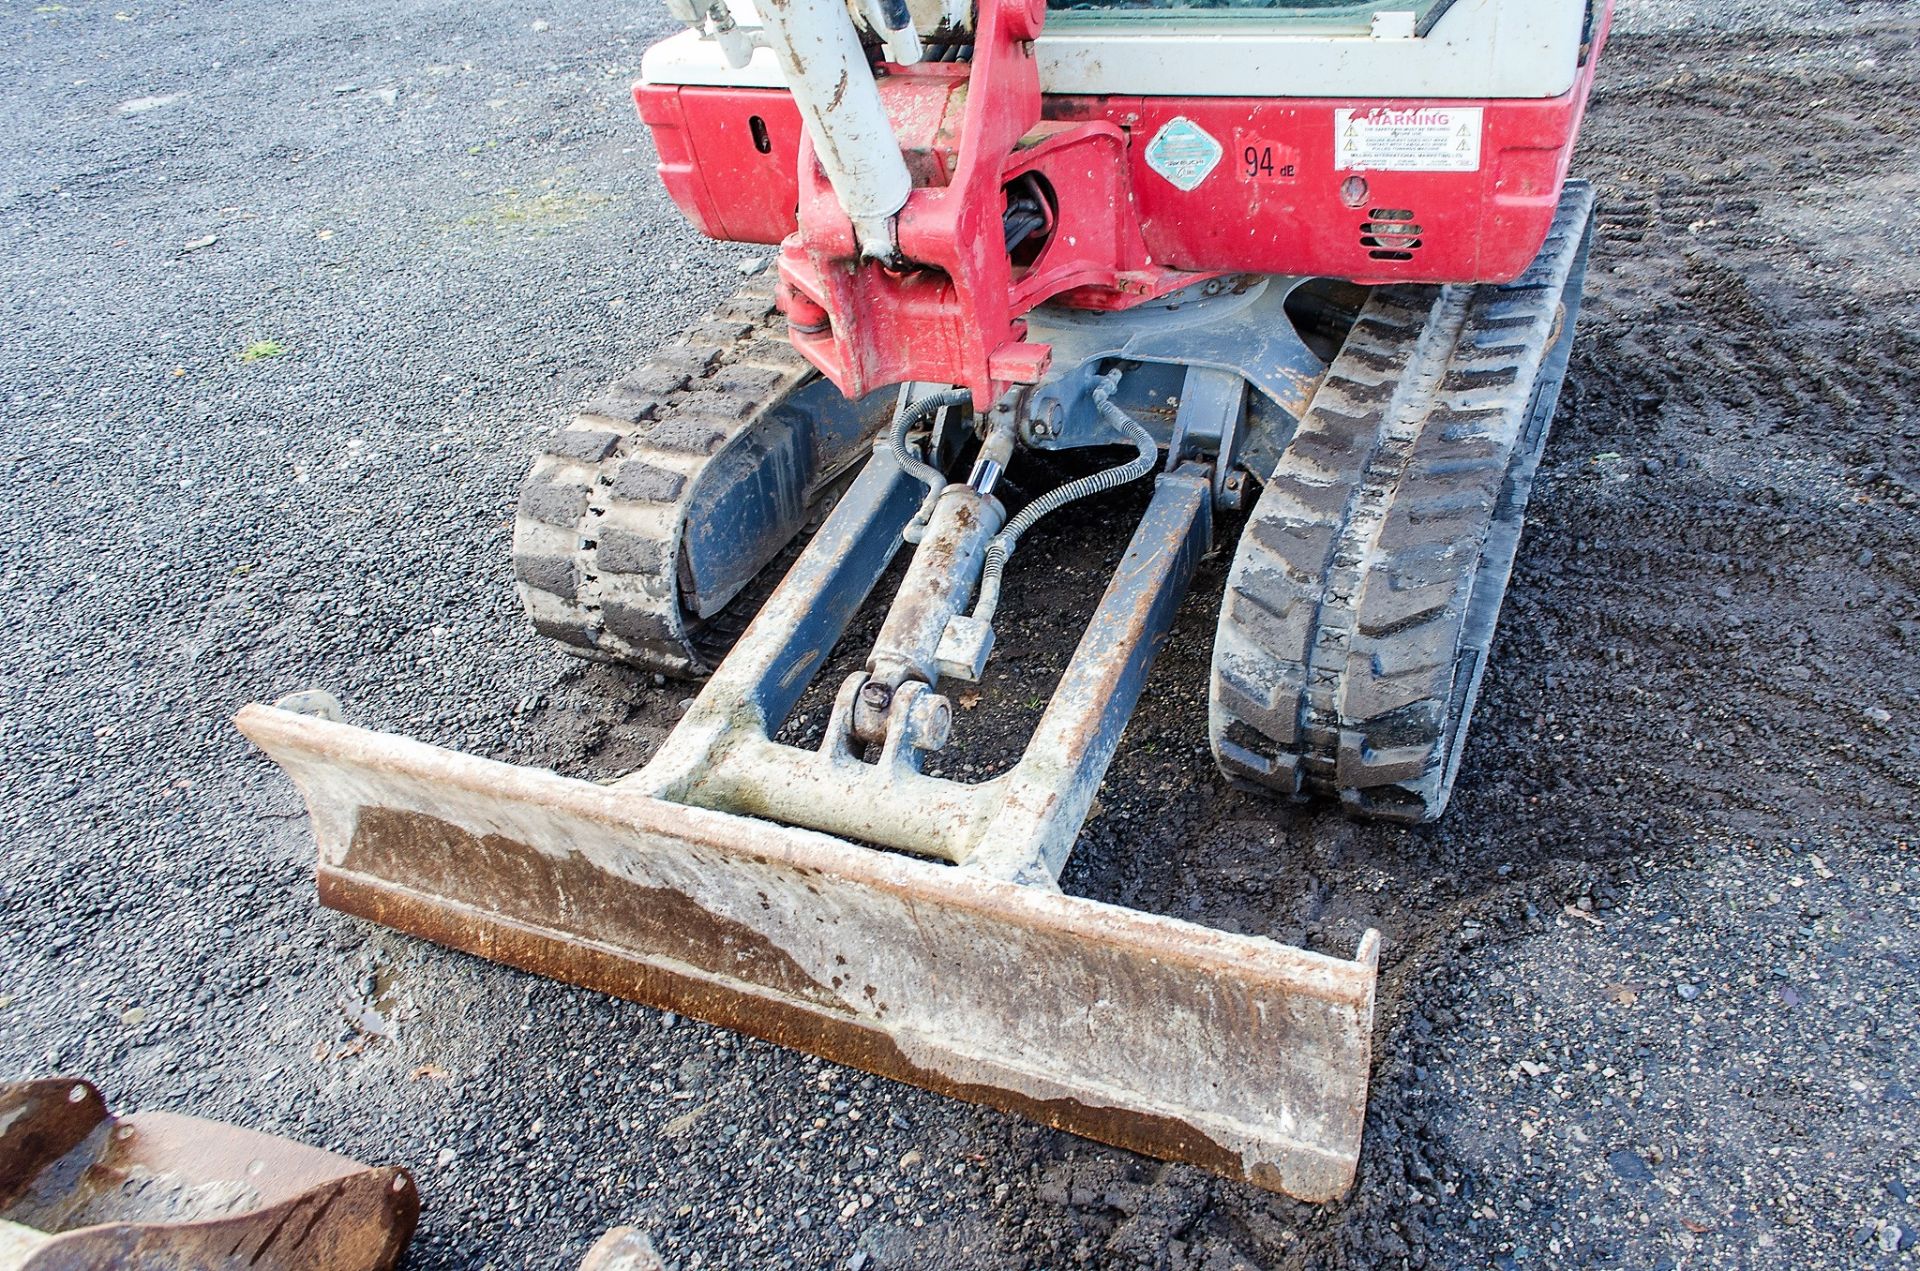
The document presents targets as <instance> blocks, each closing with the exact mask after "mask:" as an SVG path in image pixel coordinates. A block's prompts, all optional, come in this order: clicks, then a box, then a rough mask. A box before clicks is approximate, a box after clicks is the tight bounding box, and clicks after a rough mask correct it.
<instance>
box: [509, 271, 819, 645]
mask: <svg viewBox="0 0 1920 1271" xmlns="http://www.w3.org/2000/svg"><path fill="white" fill-rule="evenodd" d="M814 374H815V371H814V369H813V367H812V366H811V365H810V364H809V363H808V362H807V361H806V359H805V358H803V357H801V356H800V354H799V353H797V352H795V351H794V348H793V345H792V343H791V342H790V341H789V340H788V339H787V335H786V322H785V319H784V318H782V317H781V315H779V314H778V313H776V312H775V310H774V304H773V276H772V271H770V270H769V271H768V272H767V273H765V274H763V275H761V276H760V277H759V278H757V279H755V280H753V281H751V282H749V283H748V284H747V285H746V286H744V287H743V288H741V290H740V291H739V292H738V293H736V294H735V295H734V296H733V297H732V298H731V299H729V300H728V301H726V303H724V304H722V305H721V306H720V307H719V308H717V309H716V310H714V312H712V313H711V314H708V315H707V316H706V317H705V318H703V319H702V320H701V321H700V322H698V323H696V324H695V325H694V327H693V328H692V329H691V330H689V331H688V332H687V333H686V334H684V335H683V336H681V337H680V339H679V340H677V341H676V342H675V343H673V344H672V345H669V346H667V347H665V348H663V349H661V350H660V351H659V352H658V353H656V354H655V355H654V356H652V357H650V358H648V359H647V360H646V361H645V362H643V363H641V364H640V365H639V366H638V367H637V368H635V369H634V370H633V371H631V372H630V373H628V374H626V375H624V376H622V377H621V378H620V379H618V380H616V381H614V383H613V384H612V385H611V386H609V387H608V389H607V390H606V391H605V392H604V393H602V394H601V395H600V396H598V397H596V398H594V399H593V400H592V401H590V402H588V403H587V404H586V406H585V407H584V408H583V409H582V410H581V412H580V414H579V415H578V416H576V417H575V418H574V420H573V422H572V423H571V424H569V425H568V426H567V427H566V428H564V429H562V430H561V431H560V432H558V433H556V434H555V435H554V436H553V438H552V440H551V441H550V442H549V443H548V445H547V448H546V453H544V454H542V455H541V456H540V457H539V458H538V459H536V460H535V461H534V464H533V469H532V471H531V472H529V473H528V474H527V479H526V482H525V483H524V484H523V485H522V487H521V491H520V506H519V512H518V515H517V516H516V517H515V520H514V530H513V572H514V578H515V580H516V582H517V583H518V585H519V591H520V599H521V602H522V604H524V605H525V607H526V611H527V616H528V618H529V619H531V621H532V622H533V625H534V628H535V630H537V631H539V632H540V633H541V634H542V635H545V636H549V637H551V638H553V639H555V640H558V641H560V642H561V643H563V644H564V645H566V646H567V649H568V651H569V652H572V653H575V654H578V655H579V656H581V657H586V658H593V659H597V660H601V661H611V662H623V663H626V664H627V665H630V666H637V667H642V668H646V669H649V670H654V671H660V672H663V673H665V674H668V675H675V676H689V675H700V674H703V673H705V672H706V671H708V670H710V669H711V668H712V665H713V660H714V658H715V657H716V656H717V655H718V654H719V653H721V652H724V650H723V649H718V648H716V647H715V646H716V644H718V643H723V642H719V641H715V640H714V639H712V638H711V636H712V634H713V633H712V632H709V631H708V630H707V628H708V627H709V626H711V625H713V624H714V623H717V622H719V621H720V620H721V619H722V618H723V617H725V616H726V611H725V610H723V611H722V612H721V613H717V614H714V615H713V616H712V618H711V619H709V620H706V621H702V620H700V619H698V618H696V617H694V616H693V615H691V614H689V613H688V612H686V611H685V609H684V608H683V606H682V604H681V595H680V569H679V563H680V536H681V527H682V525H683V524H684V522H685V515H686V511H685V509H686V504H687V502H688V500H689V498H690V497H691V496H692V494H693V491H694V487H695V484H696V478H697V477H698V476H699V474H700V472H701V469H702V468H703V467H704V466H705V465H706V464H707V463H709V462H711V461H712V459H713V457H714V456H715V455H717V454H719V453H721V452H722V451H723V450H725V449H726V447H727V445H728V444H729V443H730V442H732V441H733V440H734V439H735V438H736V437H738V436H739V435H740V434H742V433H744V432H746V431H747V430H748V429H750V428H752V427H753V425H754V424H755V423H756V422H757V421H758V420H760V419H761V417H762V416H763V415H764V414H765V413H766V412H768V411H769V410H771V409H773V408H775V407H777V406H778V405H779V404H780V403H782V402H783V401H785V400H786V399H787V398H788V397H789V396H790V395H791V394H792V393H793V392H794V390H795V389H797V388H799V387H800V386H802V385H803V384H805V383H806V382H808V381H809V380H810V379H811V378H812V377H813V376H814ZM747 591H748V592H755V589H754V588H753V587H751V586H749V587H748V588H747ZM755 594H756V595H757V594H758V593H757V592H755ZM727 625H728V626H729V627H732V628H737V627H738V626H739V625H742V624H739V623H729V624H727Z"/></svg>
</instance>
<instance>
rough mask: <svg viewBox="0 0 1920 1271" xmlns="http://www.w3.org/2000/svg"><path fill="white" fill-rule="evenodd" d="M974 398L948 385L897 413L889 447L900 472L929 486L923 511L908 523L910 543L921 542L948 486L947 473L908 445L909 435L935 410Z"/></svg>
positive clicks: (888, 439)
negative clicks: (923, 460) (915, 452)
mask: <svg viewBox="0 0 1920 1271" xmlns="http://www.w3.org/2000/svg"><path fill="white" fill-rule="evenodd" d="M972 400H973V394H971V393H969V392H968V391H967V390H966V389H964V388H949V389H946V390H944V391H942V392H938V393H934V394H932V395H930V396H927V397H922V398H920V399H919V400H918V401H916V402H914V403H913V404H912V405H910V406H908V407H907V408H906V409H905V410H903V411H901V412H900V413H899V414H898V415H896V416H894V420H893V431H892V432H891V433H889V434H888V435H887V446H888V448H889V449H890V450H892V452H893V461H894V462H895V463H897V464H899V465H900V470H901V471H903V472H905V473H906V474H907V475H908V476H910V477H912V478H913V479H914V480H916V481H918V482H920V483H921V484H922V485H924V486H926V487H927V497H926V498H925V499H924V500H922V501H921V503H920V510H919V511H918V512H916V513H914V517H913V522H912V523H911V524H910V525H908V526H907V528H906V532H905V534H904V536H903V537H905V539H906V540H907V542H909V543H917V542H919V541H920V532H921V531H922V530H924V529H925V528H926V525H927V518H928V517H930V516H932V515H933V505H934V503H935V502H936V501H937V500H938V499H939V498H940V491H942V490H944V489H945V488H946V485H947V474H946V473H944V472H942V471H940V469H938V468H936V467H934V466H933V465H932V464H930V463H925V462H922V461H921V459H920V457H919V456H918V455H916V454H914V453H913V450H912V448H911V447H909V446H908V445H907V434H908V433H910V432H912V431H913V430H914V429H915V428H917V427H918V426H919V425H920V424H921V423H922V422H924V421H925V420H926V419H927V418H928V417H929V416H931V415H932V414H933V413H934V412H935V411H938V410H944V409H946V408H947V407H949V406H961V405H964V404H966V403H967V402H970V401H972Z"/></svg>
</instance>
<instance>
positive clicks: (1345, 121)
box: [1333, 106, 1482, 172]
mask: <svg viewBox="0 0 1920 1271" xmlns="http://www.w3.org/2000/svg"><path fill="white" fill-rule="evenodd" d="M1481 114H1482V111H1481V108H1480V107H1478V106H1423V107H1418V108H1414V109H1407V110H1396V109H1393V108H1391V107H1386V106H1376V107H1373V108H1371V109H1368V110H1336V111H1334V112H1333V140H1334V166H1335V167H1337V168H1342V169H1345V170H1347V171H1350V172H1478V171H1479V170H1480V127H1481Z"/></svg>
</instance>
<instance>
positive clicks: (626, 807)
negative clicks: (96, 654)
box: [237, 706, 1377, 1200]
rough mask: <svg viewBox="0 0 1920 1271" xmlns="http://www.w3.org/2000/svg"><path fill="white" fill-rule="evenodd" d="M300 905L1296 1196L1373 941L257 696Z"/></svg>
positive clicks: (1316, 1171)
mask: <svg viewBox="0 0 1920 1271" xmlns="http://www.w3.org/2000/svg"><path fill="white" fill-rule="evenodd" d="M237 723H238V724H239V726H240V728H241V730H242V731H243V732H245V733H246V735H247V736H248V737H250V738H251V739H252V740H253V741H254V742H255V743H256V744H258V745H259V746H261V747H262V748H263V749H264V750H266V751H267V753H268V754H270V755H271V756H272V757H273V758H274V759H275V760H276V761H278V762H279V763H280V765H281V766H282V767H283V768H285V769H286V771H287V772H288V774H289V775H290V776H291V777H292V778H293V780H294V781H295V782H296V783H297V784H298V785H299V787H300V789H301V791H302V792H303V794H304V795H305V798H306V802H307V807H308V810H309V811H310V813H311V815H312V819H313V826H314V831H315V834H316V836H317V838H318V840H319V853H320V859H319V884H320V895H321V899H322V900H323V901H324V902H325V903H326V904H328V905H330V906H332V907H333V908H335V909H340V910H343V911H345V912H348V913H352V914H357V915H360V916H362V917H365V918H369V919H372V920H373V921H375V922H378V923H381V924H383V925H386V926H389V927H394V928H397V929H399V930H401V931H406V932H410V933H413V934H415V935H419V936H422V937H425V938H427V939H429V940H433V941H436V942H438V943H440V944H443V945H447V946H450V947H452V948H456V949H462V950H465V951H467V952H469V953H474V954H478V955H480V956H482V957H486V958H492V959H495V960H497V961H501V962H505V963H508V964H510V965H512V966H516V967H519V968H521V969H523V970H526V971H531V972H534V973H537V974H540V975H545V976H551V977H554V978H557V979H562V980H567V981H571V982H573V983H576V984H580V985H584V986H586V987H589V988H593V989H596V990H599V991H603V992H608V993H614V994H618V995H620V996H624V997H629V998H633V999H636V1000H639V1001H642V1002H647V1003H651V1004H652V1005H654V1006H658V1007H661V1008H664V1009H668V1010H673V1011H678V1012H681V1013H683V1014H686V1015H689V1016H693V1017H695V1018H699V1019H703V1020H706V1021H708V1022H710V1023H714V1024H718V1025H721V1026H724V1027H727V1028H732V1029H736V1030H738V1031H740V1032H744V1033H749V1034H752V1035H754V1036H757V1037H761V1038H764V1039H766V1040H769V1041H773V1042H777V1043H779V1044H782V1045H786V1046H791V1047H795V1048H797V1049H801V1050H806V1051H811V1052H813V1053H815V1054H818V1055H822V1056H824V1057H826V1058H829V1059H832V1060H835V1061H838V1062H841V1063H845V1064H849V1065H852V1066H854V1067H857V1068H862V1069H865V1070H866V1071H868V1072H872V1073H877V1074H880V1075H883V1076H887V1077H892V1078H896V1079H899V1080H902V1081H907V1082H911V1083H913V1084H915V1085H919V1086H923V1087H925V1088H927V1089H930V1090H935V1091H939V1092H942V1093H945V1094H949V1095H954V1096H958V1097H960V1098H964V1099H969V1100H973V1101H976V1102H979V1103H984V1104H989V1105H992V1106H994V1107H998V1108H1002V1109H1005V1110H1009V1111H1013V1112H1018V1113H1021V1114H1023V1115H1025V1116H1028V1117H1031V1118H1033V1119H1034V1120H1036V1121H1040V1122H1043V1123H1045V1124H1047V1125H1051V1126H1055V1127H1058V1128H1061V1129H1065V1130H1070V1131H1072V1132H1074V1133H1077V1134H1081V1135H1085V1136H1087V1137H1089V1138H1094V1139H1100V1140H1103V1141H1105V1142H1108V1143H1113V1144H1117V1145H1119V1146H1122V1147H1126V1148H1131V1149H1133V1150H1136V1151H1140V1152H1145V1153H1148V1154H1151V1155H1154V1156H1158V1157H1162V1158H1166V1159H1173V1160H1183V1161H1190V1162H1193V1163H1195V1164H1198V1165H1201V1166H1203V1167H1205V1168H1207V1169H1210V1170H1214V1171H1217V1172H1219V1173H1221V1174H1225V1175H1229V1176H1233V1177H1238V1178H1244V1179H1247V1180H1249V1181H1251V1182H1253V1183H1255V1184H1257V1185H1259V1186H1261V1187H1265V1188H1270V1189H1273V1190H1277V1191H1283V1192H1287V1193H1290V1194H1292V1195H1294V1196H1298V1197H1301V1198H1303V1199H1309V1200H1326V1199H1332V1198H1334V1197H1337V1196H1339V1195H1341V1194H1342V1193H1344V1192H1345V1191H1346V1190H1347V1188H1348V1187H1349V1185H1350V1184H1351V1182H1352V1179H1353V1174H1354V1168H1355V1163H1356V1159H1357V1156H1358V1152H1359V1145H1360V1134H1361V1126H1362V1120H1363V1114H1364V1109H1365V1102H1366V1088H1367V1075H1368V1066H1369V1046H1370V1033H1371V1029H1372V1022H1373V1000H1374V981H1375V962H1376V956H1377V955H1376V949H1377V940H1376V938H1375V937H1373V936H1372V935H1371V934H1369V936H1368V938H1367V939H1366V940H1364V941H1363V942H1362V944H1361V948H1360V951H1359V954H1358V956H1357V958H1356V959H1355V960H1353V961H1344V960H1341V959H1339V958H1334V957H1328V956H1324V955H1321V954H1317V953H1311V952H1307V951H1304V950H1301V949H1296V948H1290V947H1288V946H1285V945H1281V944H1277V943H1275V942H1273V941H1271V940H1266V939H1262V938H1259V937H1254V936H1243V935H1233V934H1227V933H1224V932H1219V931H1214V930H1210V929H1208V928H1205V927H1201V926H1197V925H1195V924H1192V923H1187V922H1181V921H1178V920H1175V919H1171V918H1164V917H1159V916H1156V915H1152V914H1146V913H1139V912H1136V911H1133V910H1129V909H1125V908H1121V907H1118V906H1115V905H1110V904H1105V903H1101V902H1099V901H1094V900H1088V899H1083V898H1079V897H1074V896H1068V895H1063V894H1061V893H1059V892H1058V891H1055V890H1052V889H1051V888H1043V887H1032V886H1023V885H1019V884H1016V883H1013V882H1008V881H1004V880H1002V879H1000V878H997V877H994V876H991V875H990V874H988V873H986V872H984V871H981V870H976V869H972V868H968V867H965V866H954V865H946V864H939V863H935V862H932V861H928V860H922V859H916V858H910V857H907V856H903V855H896V854H893V853H888V852H881V851H877V850H874V849H871V848H867V847H862V846H858V845H856V844H853V843H850V842H846V841H843V840H840V839H836V838H833V837H831V836H829V835H825V834H821V833H818V832H814V831H808V830H801V829H794V828H789V827H785V826H781V825H777V824H774V823H771V822H767V821H761V820H756V819H752V818H749V817H745V816H740V815H736V814H732V813H726V812H717V811H712V810H709V809H705V808H699V807H692V806H686V805H683V804H678V803H669V802H666V801H663V800H660V799H657V798H654V797H651V796H649V795H645V794H641V793H637V792H635V791H633V790H631V789H618V788H609V787H604V786H600V785H596V784H592V783H590V782H586V781H580V780H575V779H572V778H567V777H562V776H558V775H556V774H554V773H552V772H548V771H545V770H538V769H531V768H521V767H514V766H511V765H507V764H502V763H497V762H493V761H489V760H485V759H478V758H474V757H471V756H467V755H462V754H457V753H454V752H452V751H447V750H442V749H439V748H436V747H433V746H428V745H425V744H422V743H419V742H415V741H410V740H407V739H404V738H401V737H396V736H392V735H387V734H382V733H376V732H371V731H368V730H365V729H360V728H356V727H352V726H349V725H346V724H341V723H335V722H331V721H327V720H323V719H318V718H314V717H311V716H306V715H295V714H291V713H288V712H286V711H281V710H277V709H273V708H270V707H265V706H249V707H247V708H245V709H244V710H242V711H241V712H240V715H239V717H238V720H237Z"/></svg>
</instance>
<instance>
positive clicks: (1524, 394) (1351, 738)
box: [1209, 183, 1592, 822]
mask: <svg viewBox="0 0 1920 1271" xmlns="http://www.w3.org/2000/svg"><path fill="white" fill-rule="evenodd" d="M1591 211H1592V195H1591V193H1590V191H1589V190H1588V189H1587V187H1586V186H1585V185H1584V184H1583V183H1569V185H1568V189H1567V194H1566V196H1565V197H1564V198H1563V199H1562V202H1561V207H1560V213H1559V216H1558V217H1557V219H1556V221H1555V223H1554V227H1553V230H1552V232H1551V233H1550V235H1549V237H1548V240H1547V243H1546V245H1545V246H1544V247H1543V248H1542V250H1541V253H1540V256H1539V259H1538V260H1536V262H1535V263H1534V265H1533V266H1532V267H1531V268H1529V270H1528V271H1527V273H1526V274H1525V275H1523V276H1522V277H1521V278H1520V279H1518V280H1516V281H1515V282H1513V283H1510V284H1507V285H1504V286H1482V287H1471V286H1450V287H1422V286H1398V287H1389V288H1383V289H1381V290H1379V291H1376V292H1375V293H1374V294H1373V295H1372V296H1371V297H1370V299H1369V300H1368V303H1367V306H1366V308H1365V309H1364V310H1363V311H1362V313H1361V316H1360V319H1359V321H1358V322H1357V323H1356V325H1355V326H1354V329H1353V331H1352V333H1351V334H1350V335H1349V337H1348V339H1347V342H1346V344H1345V345H1344V346H1343V347H1342V349H1341V351H1340V353H1339V355H1338V357H1337V358H1336V359H1335V361H1334V363H1333V365H1332V367H1331V368H1329V370H1328V372H1327V376H1326V378H1325V380H1324V381H1323V382H1322V385H1321V387H1320V389H1319V391H1318V393H1317V394H1316V396H1315V398H1314V401H1313V404H1312V406H1311V408H1310V409H1309V410H1308V412H1307V415H1306V418H1305V419H1303V420H1302V421H1301V424H1300V427H1299V429H1298V430H1297V431H1296V433H1295V434H1294V436H1293V438H1292V439H1291V440H1290V441H1289V442H1288V444H1287V447H1286V450H1285V451H1284V452H1283V454H1282V457H1281V459H1280V462H1279V464H1278V465H1277V467H1276V470H1275V471H1274V473H1273V475H1272V476H1271V478H1269V480H1268V481H1267V484H1266V487H1265V489H1264V491H1263V492H1262V494H1261V497H1260V500H1259V502H1258V504H1257V505H1256V507H1255V509H1254V512H1253V514H1252V515H1251V516H1250V517H1249V518H1248V521H1247V525H1246V528H1245V530H1244V531H1243V532H1242V535H1241V542H1240V547H1239V549H1238V551H1237V552H1236V554H1235V557H1234V563H1233V568H1232V571H1231V572H1230V574H1229V576H1228V582H1227V593H1226V598H1225V601H1224V603H1223V605H1222V608H1221V615H1220V624H1219V630H1218V634H1217V637H1216V641H1215V646H1214V661H1213V675H1212V684H1211V691H1210V695H1209V731H1210V733H1211V738H1212V742H1213V748H1214V754H1215V757H1216V758H1217V759H1218V761H1219V764H1220V767H1221V769H1222V771H1224V772H1225V773H1226V774H1227V775H1228V776H1230V777H1232V778H1234V779H1235V780H1236V781H1239V782H1242V783H1247V784H1251V785H1255V786H1259V787H1262V788H1265V789H1268V790H1273V791H1277V792H1280V793H1284V794H1289V795H1296V796H1307V795H1321V796H1332V797H1337V798H1338V799H1340V800H1341V802H1342V803H1343V804H1344V805H1345V806H1346V808H1347V809H1348V810H1349V811H1350V812H1352V813H1355V814H1357V815H1362V816H1368V817H1376V818H1381V819H1387V820H1395V821H1403V822H1420V821H1430V820H1433V819H1434V818H1436V817H1438V816H1439V815H1440V813H1441V812H1442V811H1443V810H1444V809H1445V807H1446V803H1447V798H1448V795H1449V794H1450V793H1451V790H1452V786H1453V778H1454V773H1455V770H1456V769H1457V766H1458V762H1459V752H1460V743H1461V739H1462V738H1463V737H1464V735H1465V732H1466V727H1467V723H1468V720H1469V718H1470V716H1471V713H1472V709H1473V701H1474V698H1475V696H1476V695H1477V693H1478V690H1479V684H1480V679H1481V674H1482V672H1483V671H1484V669H1485V664H1486V656H1487V652H1488V649H1489V648H1490V646H1491V643H1492V637H1493V627H1494V623H1495V621H1496V619H1497V618H1498V615H1499V609H1500V601H1501V599H1502V597H1503V596H1504V594H1505V590H1506V584H1507V577H1508V574H1509V573H1510V571H1511V569H1512V566H1513V556H1514V551H1515V548H1516V546H1517V544H1518V541H1519V534H1520V526H1521V521H1522V518H1523V516H1524V512H1525V507H1526V499H1527V493H1528V490H1529V489H1530V487H1531V483H1532V477H1533V472H1534V469H1535V467H1536V465H1537V463H1538V460H1539V455H1540V451H1541V449H1542V447H1543V446H1544V444H1545V439H1546V431H1547V428H1546V426H1547V423H1548V422H1549V420H1550V418H1551V415H1552V412H1553V407H1554V404H1555V402H1556V401H1557V399H1558V396H1559V387H1560V381H1561V379H1562V377H1563V376H1564V374H1565V367H1566V357H1567V352H1568V346H1569V343H1570V340H1571V336H1572V325H1573V321H1574V317H1575V314H1576V312H1577V306H1578V296H1579V288H1580V283H1581V279H1582V276H1583V273H1584V267H1585V253H1586V245H1587V241H1588V231H1589V224H1590V218H1591Z"/></svg>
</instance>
